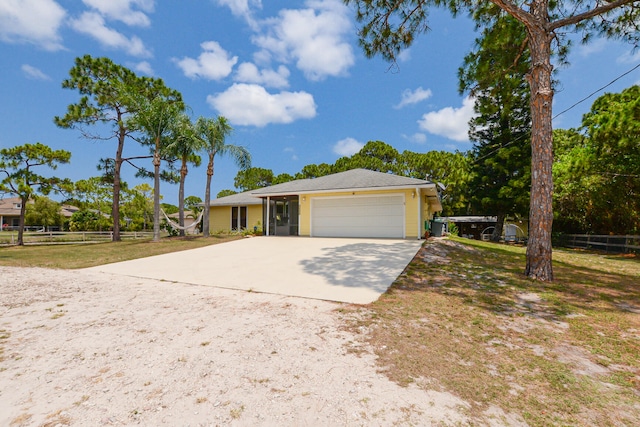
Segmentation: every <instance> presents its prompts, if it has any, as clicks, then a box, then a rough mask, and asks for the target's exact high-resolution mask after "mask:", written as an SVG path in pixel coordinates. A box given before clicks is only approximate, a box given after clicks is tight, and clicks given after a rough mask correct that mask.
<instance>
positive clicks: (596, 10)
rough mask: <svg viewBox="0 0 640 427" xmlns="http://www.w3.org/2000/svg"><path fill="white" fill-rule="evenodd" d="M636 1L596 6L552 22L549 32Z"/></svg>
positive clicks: (620, 0)
mask: <svg viewBox="0 0 640 427" xmlns="http://www.w3.org/2000/svg"><path fill="white" fill-rule="evenodd" d="M637 1H638V0H617V1H613V2H611V3H606V4H604V5H602V6H598V7H596V8H594V9H591V10H588V11H586V12H583V13H580V14H578V15H573V16H569V17H567V18H563V19H560V20H558V21H555V22H552V23H551V25H550V26H549V31H554V30H556V29H558V28H561V27H566V26H568V25H574V24H577V23H578V22H581V21H584V20H586V19H590V18H594V17H596V16H598V15H602V14H604V13H607V12H609V11H610V10H613V9H615V8H618V7H621V6H624V5H626V4H630V3H635V2H637Z"/></svg>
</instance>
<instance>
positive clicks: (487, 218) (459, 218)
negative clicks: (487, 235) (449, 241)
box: [442, 215, 498, 223]
mask: <svg viewBox="0 0 640 427" xmlns="http://www.w3.org/2000/svg"><path fill="white" fill-rule="evenodd" d="M442 219H444V220H449V222H481V223H485V222H487V223H491V222H497V221H498V217H495V216H480V215H475V216H449V217H444V218H442Z"/></svg>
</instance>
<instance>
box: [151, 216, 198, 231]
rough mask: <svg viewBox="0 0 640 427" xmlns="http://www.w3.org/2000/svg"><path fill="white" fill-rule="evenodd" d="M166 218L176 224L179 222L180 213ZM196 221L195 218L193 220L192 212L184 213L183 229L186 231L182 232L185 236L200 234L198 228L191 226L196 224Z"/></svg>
mask: <svg viewBox="0 0 640 427" xmlns="http://www.w3.org/2000/svg"><path fill="white" fill-rule="evenodd" d="M167 216H168V217H169V218H170V219H171V221H173V222H174V223H176V224H178V223H179V222H180V212H174V213H172V214H170V215H167ZM160 219H162V217H160ZM196 219H197V218H195V215H194V214H193V212H192V211H184V227H185V228H186V230H185V231H184V232H185V234H198V233H200V230H198V226H197V225H193V224H194V223H195V222H196Z"/></svg>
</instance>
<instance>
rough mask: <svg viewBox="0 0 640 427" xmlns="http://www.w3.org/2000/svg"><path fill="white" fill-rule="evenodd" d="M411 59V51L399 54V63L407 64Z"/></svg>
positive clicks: (407, 50)
mask: <svg viewBox="0 0 640 427" xmlns="http://www.w3.org/2000/svg"><path fill="white" fill-rule="evenodd" d="M410 59H411V49H405V50H403V51H401V52H400V53H399V54H398V61H400V62H407V61H409V60H410Z"/></svg>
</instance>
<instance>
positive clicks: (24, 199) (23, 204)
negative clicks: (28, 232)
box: [18, 196, 29, 246]
mask: <svg viewBox="0 0 640 427" xmlns="http://www.w3.org/2000/svg"><path fill="white" fill-rule="evenodd" d="M20 201H21V203H20V218H19V219H18V246H24V215H25V213H26V212H27V202H28V201H29V196H27V197H24V196H22V197H20Z"/></svg>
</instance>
